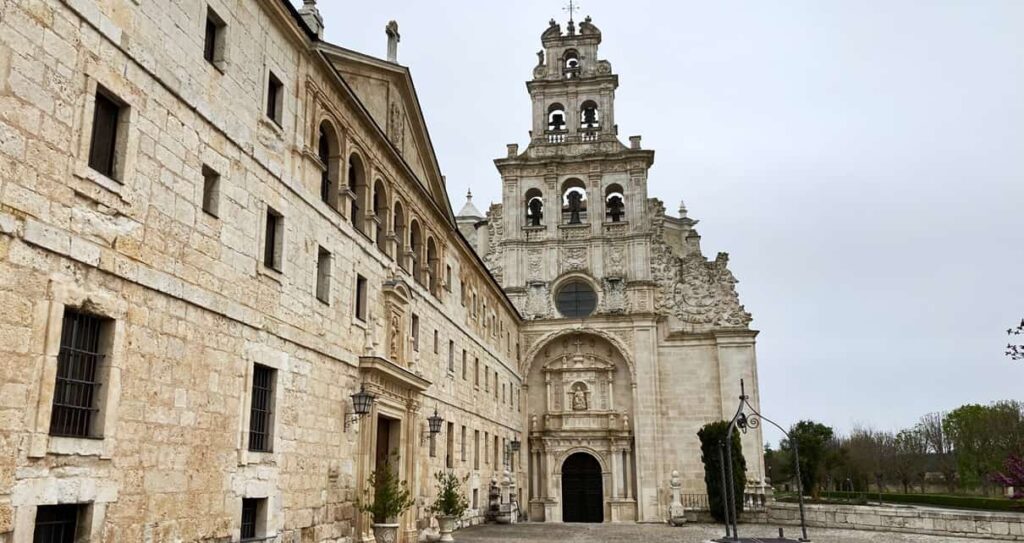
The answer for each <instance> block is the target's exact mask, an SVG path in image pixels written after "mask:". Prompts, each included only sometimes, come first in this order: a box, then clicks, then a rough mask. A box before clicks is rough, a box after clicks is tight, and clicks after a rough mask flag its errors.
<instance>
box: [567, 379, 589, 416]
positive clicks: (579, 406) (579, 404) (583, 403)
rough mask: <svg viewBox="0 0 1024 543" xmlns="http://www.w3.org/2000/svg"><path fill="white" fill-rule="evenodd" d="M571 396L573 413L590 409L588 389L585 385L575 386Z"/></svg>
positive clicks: (578, 384)
mask: <svg viewBox="0 0 1024 543" xmlns="http://www.w3.org/2000/svg"><path fill="white" fill-rule="evenodd" d="M569 396H570V398H571V400H572V410H573V411H586V410H587V408H588V407H589V406H588V405H587V387H586V385H584V384H583V383H576V384H575V385H573V387H572V392H570V393H569Z"/></svg>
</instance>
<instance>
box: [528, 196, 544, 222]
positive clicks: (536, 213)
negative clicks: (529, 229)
mask: <svg viewBox="0 0 1024 543" xmlns="http://www.w3.org/2000/svg"><path fill="white" fill-rule="evenodd" d="M543 222H544V195H543V194H542V193H541V191H540V189H530V190H528V191H526V224H527V226H540V225H541V224H543Z"/></svg>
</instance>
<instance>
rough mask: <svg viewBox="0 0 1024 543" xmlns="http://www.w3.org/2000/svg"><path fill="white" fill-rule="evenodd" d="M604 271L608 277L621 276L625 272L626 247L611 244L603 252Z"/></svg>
mask: <svg viewBox="0 0 1024 543" xmlns="http://www.w3.org/2000/svg"><path fill="white" fill-rule="evenodd" d="M604 273H605V275H606V276H609V277H623V276H625V274H626V249H625V247H623V246H621V245H613V246H611V247H609V248H608V249H607V250H606V251H605V253H604Z"/></svg>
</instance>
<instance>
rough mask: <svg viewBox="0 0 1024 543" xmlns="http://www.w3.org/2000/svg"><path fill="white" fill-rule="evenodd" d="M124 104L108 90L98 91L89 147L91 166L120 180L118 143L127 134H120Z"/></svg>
mask: <svg viewBox="0 0 1024 543" xmlns="http://www.w3.org/2000/svg"><path fill="white" fill-rule="evenodd" d="M122 109H123V106H122V105H121V103H120V102H119V101H118V100H116V99H115V98H114V97H112V96H111V95H109V94H108V93H107V92H106V91H104V90H102V89H98V90H97V91H96V105H95V109H94V110H93V117H92V141H91V143H90V147H89V167H90V168H92V169H94V170H96V171H97V172H99V173H101V174H103V175H105V176H107V177H109V178H111V179H113V180H115V181H120V179H119V177H120V175H118V173H119V172H117V166H118V164H117V163H118V156H117V155H118V152H117V151H118V148H117V147H118V144H119V143H120V141H119V140H121V139H123V138H124V137H125V136H126V135H125V134H119V133H118V132H120V130H119V128H120V123H121V117H122V116H123V113H124V112H122V111H121V110H122Z"/></svg>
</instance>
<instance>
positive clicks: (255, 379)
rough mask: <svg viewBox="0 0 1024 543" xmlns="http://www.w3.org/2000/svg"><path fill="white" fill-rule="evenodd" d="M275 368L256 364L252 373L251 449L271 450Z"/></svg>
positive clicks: (256, 450) (255, 450) (257, 450)
mask: <svg viewBox="0 0 1024 543" xmlns="http://www.w3.org/2000/svg"><path fill="white" fill-rule="evenodd" d="M273 387H274V370H273V369H272V368H268V367H266V366H261V365H259V364H256V366H255V367H254V369H253V373H252V410H251V413H250V417H249V450H250V451H253V452H270V450H271V447H270V437H271V436H270V423H271V415H272V413H271V403H272V400H273V393H274V389H273Z"/></svg>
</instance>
